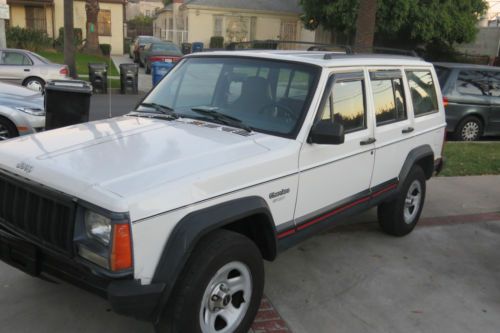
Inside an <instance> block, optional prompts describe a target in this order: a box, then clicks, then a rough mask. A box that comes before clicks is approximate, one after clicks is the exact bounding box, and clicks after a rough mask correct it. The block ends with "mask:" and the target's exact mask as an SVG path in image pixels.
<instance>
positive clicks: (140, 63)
mask: <svg viewBox="0 0 500 333" xmlns="http://www.w3.org/2000/svg"><path fill="white" fill-rule="evenodd" d="M139 67H141V68H143V67H144V63H143V62H142V60H141V58H140V57H139Z"/></svg>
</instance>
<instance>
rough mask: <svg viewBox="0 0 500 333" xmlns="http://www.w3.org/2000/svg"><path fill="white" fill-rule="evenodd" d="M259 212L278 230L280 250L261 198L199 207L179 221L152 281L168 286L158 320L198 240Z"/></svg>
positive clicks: (164, 292)
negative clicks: (277, 238)
mask: <svg viewBox="0 0 500 333" xmlns="http://www.w3.org/2000/svg"><path fill="white" fill-rule="evenodd" d="M256 214H264V215H265V216H266V217H267V219H268V221H269V223H270V224H271V227H272V230H273V233H274V235H273V240H272V241H273V242H274V244H273V246H274V249H275V251H276V248H277V240H276V227H275V224H274V220H273V217H272V215H271V211H270V209H269V206H268V205H267V202H266V201H265V200H264V199H263V198H261V197H257V196H252V197H244V198H239V199H235V200H231V201H227V202H224V203H221V204H218V205H215V206H211V207H208V208H204V209H201V210H197V211H194V212H192V213H189V214H188V215H186V216H185V217H184V218H182V219H181V220H180V221H179V222H178V223H177V224H176V226H175V227H174V229H173V230H172V232H171V234H170V236H169V237H168V240H167V243H166V244H165V247H164V249H163V253H162V255H161V257H160V260H159V262H158V265H157V266H156V271H155V274H154V277H153V281H152V284H163V285H164V289H163V292H162V296H161V298H160V302H159V304H158V305H157V308H156V311H155V314H154V320H155V321H156V320H157V319H158V318H159V315H160V314H161V311H162V309H163V308H164V306H165V305H166V304H167V302H168V299H169V297H170V294H171V291H172V289H173V288H174V286H175V284H176V282H177V279H178V277H179V275H180V274H181V273H182V270H183V269H184V266H185V264H186V262H187V261H188V259H189V257H190V255H191V253H192V251H193V250H194V247H195V246H196V244H197V243H198V241H199V240H200V239H201V238H202V237H203V236H205V235H207V234H208V233H210V232H212V231H214V230H216V229H220V228H222V227H224V226H226V225H228V224H230V223H232V222H235V221H238V220H241V219H244V218H246V217H250V216H253V215H256Z"/></svg>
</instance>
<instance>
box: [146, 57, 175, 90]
mask: <svg viewBox="0 0 500 333" xmlns="http://www.w3.org/2000/svg"><path fill="white" fill-rule="evenodd" d="M172 67H174V64H173V63H171V62H162V61H156V62H153V63H152V64H151V77H152V78H153V86H156V84H157V83H158V82H160V80H161V79H163V77H164V76H165V75H167V73H168V72H169V71H170V70H171V69H172Z"/></svg>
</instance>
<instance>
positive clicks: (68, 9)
mask: <svg viewBox="0 0 500 333" xmlns="http://www.w3.org/2000/svg"><path fill="white" fill-rule="evenodd" d="M73 24H74V23H73V0H64V63H65V64H66V65H67V66H68V69H69V76H70V77H72V78H76V77H77V75H76V64H75V42H74V40H75V38H74V37H75V36H74V34H75V33H74V29H73Z"/></svg>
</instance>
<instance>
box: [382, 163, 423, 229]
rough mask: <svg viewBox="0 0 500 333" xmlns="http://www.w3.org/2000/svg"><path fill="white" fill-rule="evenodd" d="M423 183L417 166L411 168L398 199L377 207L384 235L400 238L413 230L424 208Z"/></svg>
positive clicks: (421, 174) (420, 169) (421, 173)
mask: <svg viewBox="0 0 500 333" xmlns="http://www.w3.org/2000/svg"><path fill="white" fill-rule="evenodd" d="M425 182H426V178H425V174H424V171H423V170H422V168H421V167H420V166H418V165H415V166H413V168H412V169H411V170H410V173H409V174H408V177H406V179H405V181H404V183H403V186H402V187H401V191H400V194H399V195H398V197H397V198H396V199H394V200H392V201H390V202H385V203H382V204H380V205H379V206H378V211H377V213H378V221H379V224H380V227H381V229H382V230H383V231H384V232H385V233H387V234H389V235H393V236H398V237H402V236H405V235H407V234H409V233H410V232H411V231H412V230H413V229H414V228H415V226H416V225H417V222H418V219H419V218H420V214H421V213H422V208H423V207H424V202H425V185H426V184H425ZM407 200H412V202H411V203H410V202H407Z"/></svg>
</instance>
